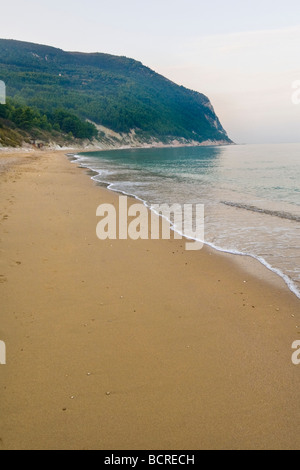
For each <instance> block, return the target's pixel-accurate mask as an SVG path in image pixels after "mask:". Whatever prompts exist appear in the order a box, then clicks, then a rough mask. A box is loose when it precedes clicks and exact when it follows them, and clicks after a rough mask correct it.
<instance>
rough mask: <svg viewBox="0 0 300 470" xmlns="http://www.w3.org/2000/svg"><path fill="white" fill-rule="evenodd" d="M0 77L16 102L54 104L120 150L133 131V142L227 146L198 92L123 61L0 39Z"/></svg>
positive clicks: (48, 107) (41, 107)
mask: <svg viewBox="0 0 300 470" xmlns="http://www.w3.org/2000/svg"><path fill="white" fill-rule="evenodd" d="M0 79H2V80H4V81H5V83H6V85H7V93H8V96H10V97H12V98H14V100H16V101H17V102H19V103H21V104H24V105H28V106H33V107H36V108H37V109H39V110H41V112H52V113H53V112H54V111H55V110H56V109H57V108H59V107H61V108H63V109H65V110H67V111H68V112H72V113H74V114H75V115H77V116H78V117H79V118H80V119H85V120H89V121H91V122H93V123H95V124H96V125H97V126H100V127H103V128H104V129H109V130H111V131H113V132H115V133H117V134H118V135H120V142H119V143H120V144H122V141H123V140H124V142H123V145H124V144H126V143H128V142H130V140H132V139H131V138H129V137H128V136H130V135H131V136H132V135H133V134H134V135H135V140H136V142H137V143H140V144H155V143H159V142H161V143H162V144H166V145H167V144H168V143H169V144H171V143H172V142H179V144H189V143H191V144H193V143H195V145H198V144H199V145H205V144H206V143H208V144H214V143H224V144H231V143H233V142H232V141H231V140H230V139H229V137H228V135H227V133H226V131H225V130H224V128H223V126H222V125H221V123H220V120H219V118H218V117H217V115H216V113H215V111H214V108H213V106H212V104H211V102H210V100H209V99H208V98H207V97H206V96H205V95H204V94H202V93H198V92H196V91H193V90H189V89H187V88H185V87H183V86H179V85H177V84H176V83H174V82H172V81H171V80H169V79H168V78H166V77H163V76H162V75H159V74H157V73H156V72H155V71H153V70H151V69H150V68H149V67H146V66H144V65H143V64H142V63H141V62H139V61H136V60H134V59H130V58H127V57H124V56H114V55H111V54H105V53H99V52H96V53H81V52H67V51H64V50H62V49H57V48H55V47H52V46H44V45H41V44H33V43H29V42H22V41H17V40H8V39H0ZM103 134H104V135H103ZM102 139H106V140H107V139H108V140H110V136H109V133H106V132H104V131H101V134H100V137H99V142H101V140H102ZM117 140H118V139H117ZM108 145H109V143H108Z"/></svg>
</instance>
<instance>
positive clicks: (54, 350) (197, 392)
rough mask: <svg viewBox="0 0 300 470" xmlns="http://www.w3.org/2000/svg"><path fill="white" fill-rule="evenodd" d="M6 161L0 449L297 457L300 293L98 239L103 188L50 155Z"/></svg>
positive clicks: (171, 252)
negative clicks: (264, 452) (246, 452)
mask: <svg viewBox="0 0 300 470" xmlns="http://www.w3.org/2000/svg"><path fill="white" fill-rule="evenodd" d="M13 158H16V159H20V160H19V164H17V165H15V164H14V163H12V164H11V165H9V166H8V167H7V170H6V171H5V172H2V173H1V174H0V179H1V186H0V194H1V210H0V213H1V214H2V216H1V220H0V229H1V236H0V251H1V260H0V276H1V277H0V296H1V306H2V309H1V310H2V313H1V322H0V340H3V341H5V342H6V345H7V365H6V366H0V377H1V381H0V384H1V385H0V415H1V421H0V437H1V440H0V449H103V450H116V449H119V450H129V449H134V450H139V449H147V450H153V449H159V450H160V449H161V450H171V449H173V450H174V449H178V450H179V449H184V450H192V449H199V448H200V449H204V448H205V449H241V448H243V449H275V448H276V449H287V448H288V449H295V448H300V439H299V433H298V432H297V430H298V429H299V419H298V416H299V412H300V405H299V393H298V390H299V386H300V376H299V370H298V368H297V367H296V366H294V365H293V364H292V362H291V355H292V352H293V351H292V349H291V345H292V343H293V341H295V340H297V339H299V328H298V326H300V325H299V320H300V319H299V300H298V299H297V298H295V296H294V295H293V294H292V293H291V292H290V291H289V290H288V289H286V287H285V285H284V284H283V283H282V288H280V287H279V286H277V287H275V286H274V285H273V284H270V283H269V282H268V280H266V279H265V278H266V277H268V276H266V275H265V274H263V277H264V281H263V282H262V281H261V280H260V274H259V275H258V277H257V276H256V274H257V273H256V270H257V267H255V268H254V271H255V273H254V272H253V273H251V272H250V271H245V270H244V269H242V267H239V266H237V263H236V262H235V260H234V259H233V257H232V256H231V255H223V254H219V253H215V252H214V251H213V250H212V249H210V248H204V249H203V250H201V251H200V252H192V253H191V252H186V251H185V250H184V249H183V242H182V240H166V241H164V240H158V241H152V240H147V241H141V240H139V241H131V240H123V241H121V240H116V241H110V240H108V241H105V242H101V241H99V240H98V239H97V238H96V233H95V228H96V223H97V219H96V216H95V214H96V208H97V206H98V205H99V204H100V203H111V204H115V205H117V200H118V196H117V194H116V193H114V192H112V191H109V190H107V189H104V188H102V187H100V186H98V185H96V184H95V183H94V182H92V181H91V178H90V177H89V178H88V177H87V176H88V175H87V174H86V169H84V170H85V171H84V172H83V171H82V169H80V168H79V167H78V166H77V165H72V164H71V163H70V161H69V159H68V158H67V156H66V155H65V151H62V152H40V153H35V154H33V155H25V156H21V157H20V156H18V155H17V156H15V157H13ZM0 159H1V156H0ZM256 265H259V263H255V266H256ZM259 266H260V265H259ZM262 269H263V271H264V273H265V272H267V270H266V269H265V268H262ZM260 272H262V271H260ZM270 276H271V277H273V275H271V274H270ZM274 277H275V275H274ZM276 279H277V276H276ZM278 279H279V278H278ZM280 284H281V282H280ZM298 367H300V366H298Z"/></svg>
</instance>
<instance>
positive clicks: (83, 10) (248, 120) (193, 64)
mask: <svg viewBox="0 0 300 470" xmlns="http://www.w3.org/2000/svg"><path fill="white" fill-rule="evenodd" d="M1 3H2V5H1V7H0V8H1V10H0V15H1V30H0V37H2V38H10V39H19V40H23V41H30V42H37V43H41V44H48V45H52V46H56V47H60V48H62V49H65V50H77V51H83V52H95V51H98V52H107V53H112V54H117V55H125V56H127V57H132V58H135V59H138V60H140V61H142V62H143V63H144V64H145V65H148V66H149V67H151V68H153V69H154V70H156V71H157V72H159V73H161V74H163V75H165V76H166V77H168V78H170V79H172V80H174V81H175V82H176V83H178V84H180V85H185V86H187V87H189V88H193V89H194V90H197V91H200V92H202V93H205V94H206V95H207V96H208V97H209V98H210V99H211V101H212V104H213V106H214V107H215V110H216V112H217V114H218V115H219V117H220V119H221V121H222V124H223V125H224V127H225V128H226V130H227V131H228V133H229V135H230V137H231V138H232V139H233V140H235V141H236V142H239V143H243V142H249V143H256V142H258V143H260V142H266V143H268V142H300V104H299V105H298V106H297V105H296V104H293V103H292V98H291V97H292V93H293V89H292V84H293V82H295V81H297V80H298V81H300V60H299V56H300V1H299V0H205V1H203V0H180V1H179V0H151V1H148V0H147V1H143V0H140V1H137V0H127V1H126V0H107V1H103V0H84V1H79V0H51V1H50V0H49V1H48V0H9V1H5V2H4V1H3V2H1ZM0 78H1V77H0Z"/></svg>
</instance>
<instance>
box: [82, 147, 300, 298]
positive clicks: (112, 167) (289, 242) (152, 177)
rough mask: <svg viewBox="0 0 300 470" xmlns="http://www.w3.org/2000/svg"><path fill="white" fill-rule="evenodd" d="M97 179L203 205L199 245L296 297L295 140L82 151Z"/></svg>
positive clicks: (132, 191)
mask: <svg viewBox="0 0 300 470" xmlns="http://www.w3.org/2000/svg"><path fill="white" fill-rule="evenodd" d="M78 158H79V160H80V162H81V164H82V165H83V166H85V167H87V168H90V169H92V170H94V171H96V172H97V173H98V175H97V176H96V177H95V178H94V179H95V180H96V181H99V182H103V183H109V184H110V189H112V190H115V191H120V192H124V193H126V194H128V195H133V196H135V197H138V198H140V199H142V200H143V201H144V202H145V203H146V204H147V205H148V206H151V205H152V204H162V203H168V204H173V203H179V204H185V203H202V204H204V205H205V242H206V243H207V244H210V245H211V246H214V247H216V248H218V249H220V250H222V251H229V252H233V253H241V254H248V255H251V256H254V257H256V258H258V259H259V260H260V261H261V262H263V263H264V264H265V265H267V266H268V267H269V268H271V269H273V270H274V271H275V272H277V273H278V274H280V275H281V276H282V277H284V278H285V281H286V282H287V283H288V285H289V287H290V289H291V290H293V291H294V292H295V293H296V295H298V297H299V298H300V250H299V234H300V232H299V230H300V144H282V145H245V146H229V147H192V148H176V149H169V148H168V149H143V150H140V149H134V150H117V151H109V152H96V153H95V152H93V153H85V154H82V155H80V156H78Z"/></svg>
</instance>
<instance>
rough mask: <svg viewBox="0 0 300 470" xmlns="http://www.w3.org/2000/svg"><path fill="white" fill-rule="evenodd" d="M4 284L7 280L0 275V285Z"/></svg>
mask: <svg viewBox="0 0 300 470" xmlns="http://www.w3.org/2000/svg"><path fill="white" fill-rule="evenodd" d="M4 282H7V279H6V277H5V276H3V274H0V284H3V283H4Z"/></svg>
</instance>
